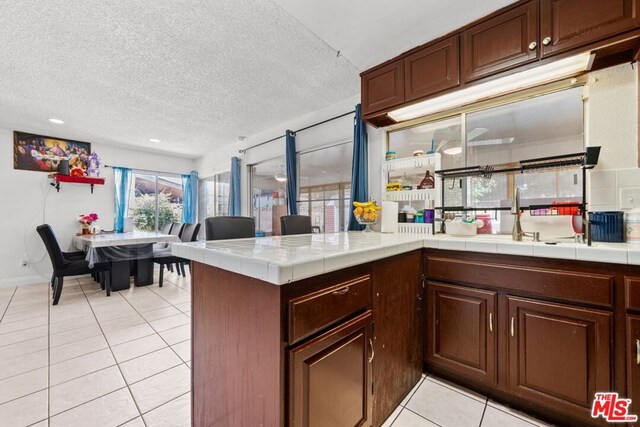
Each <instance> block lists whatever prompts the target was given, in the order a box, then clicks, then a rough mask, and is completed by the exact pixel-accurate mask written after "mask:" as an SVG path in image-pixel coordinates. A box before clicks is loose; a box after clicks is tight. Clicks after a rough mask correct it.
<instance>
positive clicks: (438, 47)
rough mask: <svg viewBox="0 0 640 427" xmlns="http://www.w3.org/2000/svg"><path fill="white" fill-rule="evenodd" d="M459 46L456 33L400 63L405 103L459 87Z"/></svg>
mask: <svg viewBox="0 0 640 427" xmlns="http://www.w3.org/2000/svg"><path fill="white" fill-rule="evenodd" d="M459 56H460V43H459V36H458V35H457V34H456V35H455V36H453V37H449V38H448V39H446V40H443V41H441V42H438V43H436V44H433V45H431V46H427V47H425V48H424V49H421V50H420V51H418V52H416V53H414V54H412V55H409V56H408V57H406V58H405V60H404V74H405V79H404V90H405V101H413V100H414V99H418V98H422V97H425V96H429V95H433V94H434V93H438V92H441V91H443V90H445V89H450V88H452V87H456V86H458V85H459V84H460V60H459Z"/></svg>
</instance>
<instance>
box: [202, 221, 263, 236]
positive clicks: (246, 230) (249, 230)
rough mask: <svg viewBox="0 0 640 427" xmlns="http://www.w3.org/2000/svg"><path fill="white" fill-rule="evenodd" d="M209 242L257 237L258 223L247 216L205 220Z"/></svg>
mask: <svg viewBox="0 0 640 427" xmlns="http://www.w3.org/2000/svg"><path fill="white" fill-rule="evenodd" d="M205 231H206V236H207V240H225V239H246V238H249V237H256V223H255V221H254V220H253V218H249V217H246V216H216V217H211V218H207V219H205Z"/></svg>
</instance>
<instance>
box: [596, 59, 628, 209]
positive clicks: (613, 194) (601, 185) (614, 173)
mask: <svg viewBox="0 0 640 427" xmlns="http://www.w3.org/2000/svg"><path fill="white" fill-rule="evenodd" d="M637 67H638V64H636V65H635V68H636V69H634V67H632V66H631V65H630V64H625V65H619V66H617V67H613V68H608V69H605V70H601V71H598V72H594V73H592V74H591V75H590V78H589V83H588V84H587V96H588V101H587V109H588V111H587V129H586V134H587V141H588V144H589V145H592V146H597V145H599V146H601V147H602V149H601V152H600V161H599V163H598V166H597V167H596V168H595V169H594V171H593V172H591V174H590V181H591V182H590V188H591V192H590V197H589V200H588V201H589V202H590V206H589V210H592V211H594V210H617V209H620V189H621V188H624V187H640V169H639V168H638V71H637Z"/></svg>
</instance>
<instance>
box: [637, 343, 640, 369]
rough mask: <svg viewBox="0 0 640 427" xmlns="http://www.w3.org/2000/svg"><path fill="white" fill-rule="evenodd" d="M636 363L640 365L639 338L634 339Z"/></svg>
mask: <svg viewBox="0 0 640 427" xmlns="http://www.w3.org/2000/svg"><path fill="white" fill-rule="evenodd" d="M636 365H640V340H636Z"/></svg>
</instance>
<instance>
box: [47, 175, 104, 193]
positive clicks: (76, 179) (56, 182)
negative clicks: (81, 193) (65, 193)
mask: <svg viewBox="0 0 640 427" xmlns="http://www.w3.org/2000/svg"><path fill="white" fill-rule="evenodd" d="M49 178H51V179H52V182H51V185H52V186H53V187H55V189H56V191H57V192H60V183H61V182H67V183H71V184H84V185H90V186H91V194H93V186H94V185H104V182H105V179H104V178H96V177H91V176H71V175H60V174H56V175H49Z"/></svg>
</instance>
